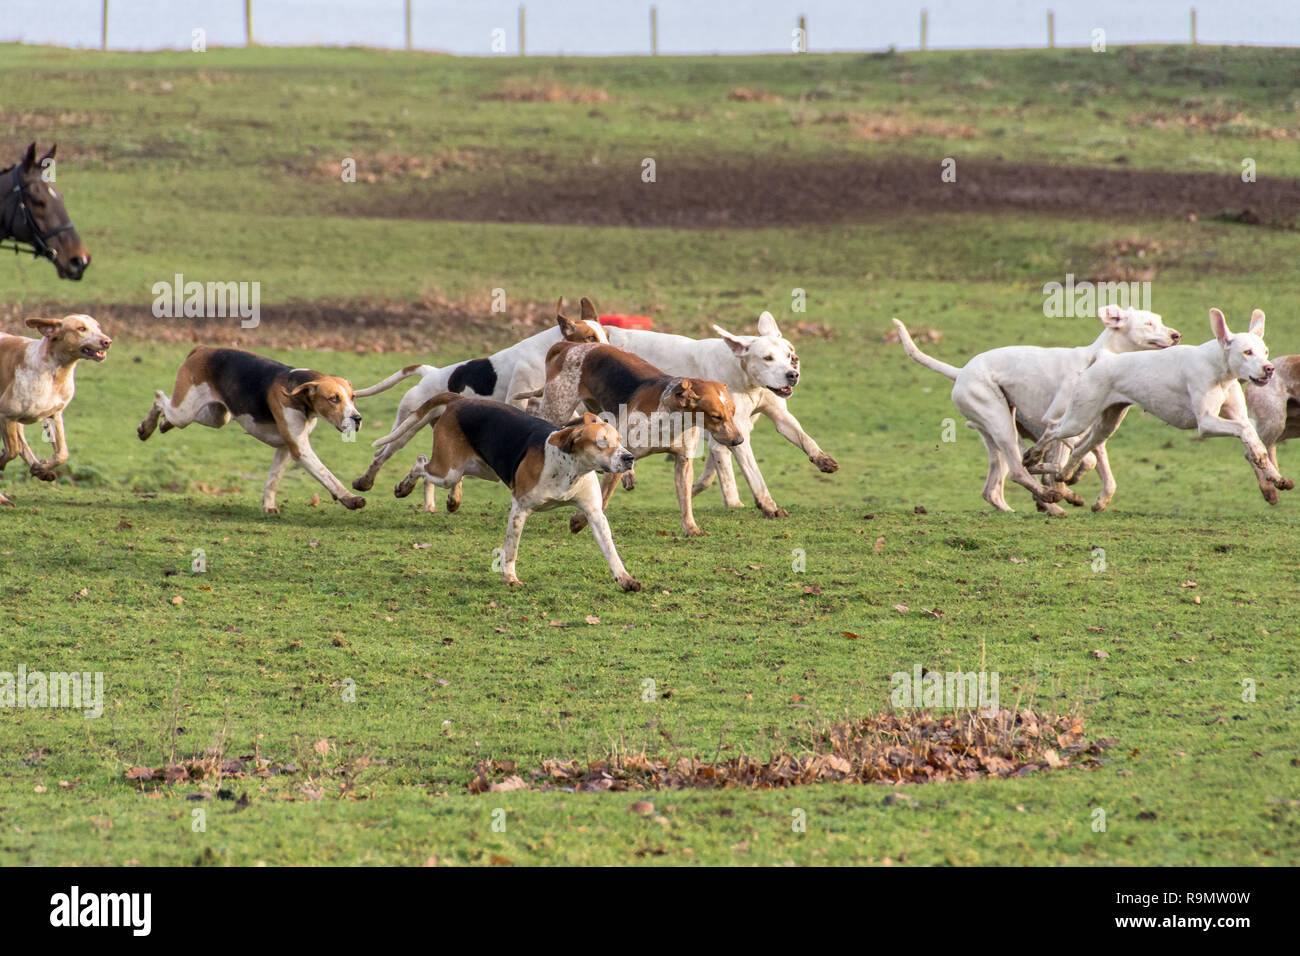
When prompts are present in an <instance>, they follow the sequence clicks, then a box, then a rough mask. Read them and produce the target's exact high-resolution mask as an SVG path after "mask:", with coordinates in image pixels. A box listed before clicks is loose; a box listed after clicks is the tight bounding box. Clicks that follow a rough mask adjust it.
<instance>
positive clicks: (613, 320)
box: [600, 312, 653, 329]
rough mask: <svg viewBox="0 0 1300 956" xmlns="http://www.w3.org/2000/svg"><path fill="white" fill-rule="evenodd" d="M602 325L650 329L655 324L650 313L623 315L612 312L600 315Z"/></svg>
mask: <svg viewBox="0 0 1300 956" xmlns="http://www.w3.org/2000/svg"><path fill="white" fill-rule="evenodd" d="M600 324H601V325H613V326H615V327H617V328H620V329H648V328H650V326H651V325H652V324H653V323H652V322H651V321H650V316H648V315H623V314H622V313H621V312H611V313H610V314H609V315H602V316H601V317H600Z"/></svg>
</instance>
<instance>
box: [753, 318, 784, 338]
mask: <svg viewBox="0 0 1300 956" xmlns="http://www.w3.org/2000/svg"><path fill="white" fill-rule="evenodd" d="M758 334H759V335H770V336H772V337H773V338H780V337H781V330H780V329H778V328H777V327H776V319H774V318H772V313H771V312H764V313H763V314H762V315H760V316H759V317H758Z"/></svg>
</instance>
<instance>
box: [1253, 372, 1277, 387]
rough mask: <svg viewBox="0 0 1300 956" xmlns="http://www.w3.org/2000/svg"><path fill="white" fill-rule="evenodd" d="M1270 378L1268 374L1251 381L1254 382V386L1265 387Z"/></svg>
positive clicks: (1270, 375) (1270, 374)
mask: <svg viewBox="0 0 1300 956" xmlns="http://www.w3.org/2000/svg"><path fill="white" fill-rule="evenodd" d="M1272 377H1273V375H1272V373H1269V374H1268V375H1261V376H1260V377H1259V378H1252V379H1251V381H1252V382H1254V383H1255V384H1256V385H1267V384H1268V380H1269V379H1271V378H1272Z"/></svg>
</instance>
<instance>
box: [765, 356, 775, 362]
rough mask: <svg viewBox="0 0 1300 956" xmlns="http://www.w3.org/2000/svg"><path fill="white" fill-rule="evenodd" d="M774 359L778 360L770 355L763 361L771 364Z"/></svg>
mask: <svg viewBox="0 0 1300 956" xmlns="http://www.w3.org/2000/svg"><path fill="white" fill-rule="evenodd" d="M774 358H776V356H775V355H768V356H766V357H765V358H764V359H763V361H764V362H770V361H772V359H774Z"/></svg>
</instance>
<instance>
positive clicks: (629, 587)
mask: <svg viewBox="0 0 1300 956" xmlns="http://www.w3.org/2000/svg"><path fill="white" fill-rule="evenodd" d="M618 586H619V587H621V588H622V589H623V590H624V591H627V592H629V593H631V592H632V591H640V590H641V582H640V581H638V580H637V579H636V578H622V579H621V580H619V582H618Z"/></svg>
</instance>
